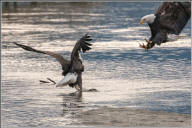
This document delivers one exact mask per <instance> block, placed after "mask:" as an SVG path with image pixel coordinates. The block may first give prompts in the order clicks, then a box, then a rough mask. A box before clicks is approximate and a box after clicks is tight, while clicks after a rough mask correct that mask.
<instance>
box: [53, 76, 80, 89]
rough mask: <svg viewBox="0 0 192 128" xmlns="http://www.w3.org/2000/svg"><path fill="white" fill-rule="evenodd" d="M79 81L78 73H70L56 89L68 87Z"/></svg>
mask: <svg viewBox="0 0 192 128" xmlns="http://www.w3.org/2000/svg"><path fill="white" fill-rule="evenodd" d="M76 81H77V74H76V73H68V74H67V75H66V76H64V78H63V79H62V80H61V81H59V82H58V83H57V84H56V87H62V86H66V85H68V84H71V83H75V82H76Z"/></svg>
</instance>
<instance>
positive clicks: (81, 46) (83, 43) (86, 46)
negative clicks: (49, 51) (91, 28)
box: [71, 34, 92, 61]
mask: <svg viewBox="0 0 192 128" xmlns="http://www.w3.org/2000/svg"><path fill="white" fill-rule="evenodd" d="M90 37H91V36H89V35H88V34H85V35H84V36H83V37H82V38H81V39H80V40H78V41H77V43H76V44H75V46H74V48H73V50H72V53H71V61H72V60H73V59H74V58H75V57H79V51H82V52H86V51H88V50H90V49H91V47H90V46H91V45H92V44H90V43H88V42H87V41H91V40H92V39H91V38H90Z"/></svg>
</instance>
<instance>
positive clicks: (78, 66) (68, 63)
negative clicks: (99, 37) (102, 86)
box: [15, 34, 92, 91]
mask: <svg viewBox="0 0 192 128" xmlns="http://www.w3.org/2000/svg"><path fill="white" fill-rule="evenodd" d="M91 40H92V39H91V38H90V36H89V35H88V34H85V35H84V36H83V37H82V38H81V39H80V40H78V41H77V42H76V44H75V46H74V48H73V50H72V53H71V60H66V59H64V58H63V56H61V55H59V54H56V53H54V52H50V51H41V50H37V49H34V48H32V47H29V46H26V45H22V44H18V43H15V44H16V45H17V46H19V47H21V48H23V49H24V50H27V51H32V52H37V53H43V54H47V55H50V56H52V57H54V58H55V59H56V60H57V61H58V62H59V63H60V64H61V66H62V70H63V72H62V75H63V76H64V78H63V79H62V80H61V81H60V82H58V83H57V84H56V87H61V86H65V85H69V86H70V87H75V88H76V89H77V90H78V91H82V72H83V71H84V65H83V63H82V60H81V57H80V52H83V53H84V52H86V51H88V50H90V49H91V47H90V46H91V45H92V44H91V43H88V42H89V41H91Z"/></svg>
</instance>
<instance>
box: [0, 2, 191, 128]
mask: <svg viewBox="0 0 192 128" xmlns="http://www.w3.org/2000/svg"><path fill="white" fill-rule="evenodd" d="M22 4H23V3H20V4H19V6H18V8H16V9H14V8H13V7H10V8H9V9H6V8H5V6H4V8H3V17H2V41H3V42H2V58H1V59H2V116H3V118H2V126H3V127H9V128H10V127H37V126H39V127H50V128H53V127H59V126H64V125H67V124H71V123H73V122H78V120H77V119H76V118H73V115H74V114H75V113H78V112H81V111H85V110H88V109H93V108H98V107H99V106H111V107H131V108H148V109H151V110H159V111H168V112H177V113H185V114H190V113H191V111H190V107H191V104H190V83H191V81H190V70H191V68H190V67H191V63H190V59H191V49H190V42H191V41H190V29H191V28H190V21H189V23H188V24H187V26H186V27H185V29H184V30H183V32H182V33H181V36H182V38H181V39H179V40H177V41H172V42H168V43H166V44H162V45H161V46H160V47H158V46H156V47H155V48H153V49H152V50H149V51H148V52H146V51H144V50H143V49H141V48H139V47H138V46H139V43H142V42H144V40H143V39H144V38H147V37H149V36H150V31H149V28H148V26H147V25H140V24H139V20H140V18H141V17H142V16H143V15H147V14H150V13H153V12H154V10H156V9H157V8H158V6H159V5H160V3H147V2H145V3H140V2H138V3H129V2H127V3H49V4H47V3H41V4H37V5H36V4H35V5H30V4H29V3H28V4H26V3H25V4H24V5H22ZM85 33H89V34H90V35H92V38H93V46H92V50H90V51H89V52H87V53H85V54H82V57H83V63H84V65H85V72H84V73H83V87H85V88H87V89H89V88H96V89H97V90H99V92H84V93H83V97H82V98H81V99H79V98H78V97H76V96H73V95H70V93H72V92H74V91H75V89H73V88H69V87H64V88H55V86H54V85H52V84H40V83H39V80H46V78H47V77H49V78H52V79H53V80H55V81H59V80H60V79H61V78H62V76H61V67H60V65H59V63H57V62H56V61H55V60H54V59H53V58H51V57H49V56H46V55H42V54H38V53H31V52H28V51H24V50H22V49H21V48H18V47H16V46H15V45H13V44H12V43H11V42H18V43H22V44H27V45H30V46H32V47H35V48H38V49H43V50H50V51H55V52H57V53H60V54H62V55H63V56H65V57H66V58H69V57H70V52H71V50H72V48H73V46H74V44H75V42H76V41H77V40H78V39H79V38H80V37H81V36H82V35H84V34H85Z"/></svg>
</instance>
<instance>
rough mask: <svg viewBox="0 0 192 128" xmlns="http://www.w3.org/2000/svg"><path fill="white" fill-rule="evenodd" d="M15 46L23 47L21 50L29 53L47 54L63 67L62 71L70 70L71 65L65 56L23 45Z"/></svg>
mask: <svg viewBox="0 0 192 128" xmlns="http://www.w3.org/2000/svg"><path fill="white" fill-rule="evenodd" d="M14 44H16V45H17V46H19V47H21V48H23V49H24V50H27V51H32V52H37V53H43V54H47V55H50V56H52V57H54V58H55V59H56V60H57V61H58V62H59V63H60V64H61V65H62V69H63V70H64V71H65V70H67V68H68V66H69V64H70V61H69V60H66V59H64V58H63V56H61V55H59V54H56V53H54V52H50V51H41V50H37V49H34V48H32V47H29V46H26V45H22V44H18V43H15V42H14Z"/></svg>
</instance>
